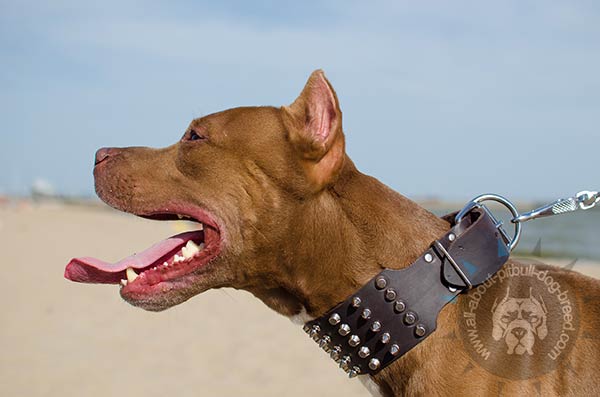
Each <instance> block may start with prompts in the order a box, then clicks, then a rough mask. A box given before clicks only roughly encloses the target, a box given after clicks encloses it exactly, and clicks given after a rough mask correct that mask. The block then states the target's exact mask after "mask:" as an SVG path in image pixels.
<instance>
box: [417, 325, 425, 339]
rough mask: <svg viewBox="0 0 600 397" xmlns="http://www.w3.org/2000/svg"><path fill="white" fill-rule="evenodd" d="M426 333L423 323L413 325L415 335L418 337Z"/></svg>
mask: <svg viewBox="0 0 600 397" xmlns="http://www.w3.org/2000/svg"><path fill="white" fill-rule="evenodd" d="M426 333H427V329H426V328H425V326H424V325H423V324H419V325H417V326H416V327H415V335H417V336H418V337H419V338H420V337H422V336H423V335H425V334H426Z"/></svg>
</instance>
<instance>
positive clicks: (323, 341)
mask: <svg viewBox="0 0 600 397" xmlns="http://www.w3.org/2000/svg"><path fill="white" fill-rule="evenodd" d="M329 342H331V338H330V337H329V335H325V336H324V337H322V338H321V340H319V347H320V348H321V349H323V348H324V347H325V346H327V345H328V344H329Z"/></svg>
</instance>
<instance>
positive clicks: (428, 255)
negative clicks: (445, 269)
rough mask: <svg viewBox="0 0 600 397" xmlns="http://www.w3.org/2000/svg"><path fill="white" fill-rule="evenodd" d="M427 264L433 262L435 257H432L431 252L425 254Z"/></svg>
mask: <svg viewBox="0 0 600 397" xmlns="http://www.w3.org/2000/svg"><path fill="white" fill-rule="evenodd" d="M424 259H425V262H427V263H431V262H433V255H431V254H430V253H429V252H428V253H426V254H425V256H424Z"/></svg>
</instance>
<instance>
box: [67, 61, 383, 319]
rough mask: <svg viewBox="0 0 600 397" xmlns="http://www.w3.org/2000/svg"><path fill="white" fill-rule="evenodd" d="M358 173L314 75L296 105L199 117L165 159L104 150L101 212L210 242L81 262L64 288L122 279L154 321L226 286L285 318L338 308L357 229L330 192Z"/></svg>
mask: <svg viewBox="0 0 600 397" xmlns="http://www.w3.org/2000/svg"><path fill="white" fill-rule="evenodd" d="M353 172H356V171H355V169H354V166H353V164H352V163H351V161H350V160H349V159H348V157H347V156H346V154H345V150H344V134H343V132H342V112H341V110H340V107H339V103H338V98H337V96H336V93H335V91H334V90H333V88H332V86H331V84H330V83H329V81H328V80H327V79H326V78H325V75H324V74H323V72H322V71H319V70H318V71H315V72H313V73H312V75H311V76H310V78H309V79H308V82H307V83H306V86H305V87H304V89H303V90H302V92H301V93H300V95H299V96H298V98H297V99H296V100H295V101H294V102H293V103H292V104H291V105H289V106H283V107H280V108H276V107H241V108H234V109H230V110H226V111H223V112H220V113H215V114H211V115H208V116H205V117H201V118H199V119H196V120H193V121H192V122H191V124H190V125H189V127H188V128H187V129H185V132H184V134H183V137H182V138H181V139H180V140H179V142H177V143H176V144H174V145H172V146H169V147H167V148H164V149H151V148H144V147H130V148H104V149H100V150H99V151H98V152H97V154H96V162H95V167H94V177H95V186H96V192H97V194H98V196H99V197H100V198H101V199H102V200H103V201H105V202H106V203H107V204H109V205H110V206H112V207H114V208H117V209H119V210H122V211H126V212H129V213H132V214H135V215H138V216H142V217H146V218H151V219H159V220H177V219H178V218H184V219H189V220H191V221H195V222H200V223H202V225H203V231H202V232H200V231H197V232H190V233H188V234H184V235H179V236H174V237H173V238H171V239H168V240H165V241H164V242H162V243H159V244H157V245H156V246H154V247H153V248H151V249H149V250H148V251H145V252H143V253H140V254H138V255H137V256H132V257H129V258H126V259H124V260H123V261H120V262H118V263H116V264H107V263H105V262H102V261H100V260H95V259H91V258H78V259H74V260H72V261H71V263H69V265H68V266H67V269H66V272H65V274H66V277H67V278H70V279H72V280H75V281H83V282H103V283H119V281H120V280H123V284H126V285H125V286H124V287H122V288H121V295H122V297H123V298H124V299H125V300H127V301H129V302H130V303H132V304H134V305H137V306H140V307H142V308H145V309H148V310H163V309H166V308H168V307H170V306H173V305H176V304H178V303H181V302H183V301H185V300H187V299H189V298H190V297H192V296H194V295H196V294H198V293H200V292H202V291H204V290H206V289H209V288H219V287H234V288H242V289H245V290H248V291H250V292H252V293H253V294H255V295H256V296H258V297H259V298H260V299H262V300H263V301H264V302H265V303H267V304H268V305H269V306H271V307H272V308H273V309H275V310H277V311H279V312H281V313H283V314H286V315H293V314H297V313H298V312H300V311H301V309H302V308H310V307H311V305H312V303H311V302H309V301H308V298H307V296H308V295H311V296H312V297H317V298H318V299H319V300H320V301H321V302H327V303H328V304H333V303H336V301H337V300H338V299H339V294H341V293H350V292H351V291H352V290H353V289H354V288H355V287H356V285H351V284H352V283H351V282H350V281H348V283H344V282H340V283H338V285H337V288H334V289H333V291H332V288H331V287H330V286H325V285H324V284H325V283H326V280H327V279H328V278H331V277H332V276H333V275H337V274H338V273H339V274H343V273H344V272H343V271H342V269H340V268H339V266H341V264H342V263H343V260H344V258H347V257H348V256H349V255H350V256H351V255H356V251H357V250H358V249H359V248H357V246H355V245H353V244H354V242H353V241H351V240H350V241H346V242H344V243H341V244H332V241H333V240H334V238H335V237H337V236H339V235H340V233H343V232H344V229H345V228H350V227H352V225H349V224H344V223H343V222H339V219H340V217H341V216H342V215H343V214H342V213H341V212H340V211H339V209H338V208H337V207H336V206H334V205H333V202H332V200H333V195H335V192H333V191H332V189H331V187H332V186H333V184H334V183H336V181H338V180H339V179H341V178H344V174H345V175H346V176H348V175H349V174H350V173H353ZM336 211H337V212H336ZM317 225H318V226H317ZM190 240H191V241H192V243H189V241H190ZM198 247H199V248H200V252H198V251H199V248H198ZM184 248H185V249H184ZM323 252H326V253H327V254H325V255H324V254H323ZM316 253H318V256H317V255H316ZM317 266H318V267H317ZM368 266H369V265H368V264H365V265H364V269H363V270H365V271H366V269H367V268H368ZM373 266H377V264H373ZM128 268H130V269H129V270H127V269H128ZM361 271H362V270H361ZM132 272H133V273H132ZM346 273H347V272H346ZM127 276H131V277H129V281H128V282H126V281H125V279H127ZM352 276H353V275H352V274H346V277H347V280H352V279H353V277H352ZM132 279H133V280H132ZM307 286H310V294H309V292H308V291H307V288H308V287H307ZM345 288H347V291H346V290H345ZM344 291H345V292H344Z"/></svg>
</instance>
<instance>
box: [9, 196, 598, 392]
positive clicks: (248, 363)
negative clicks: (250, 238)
mask: <svg viewBox="0 0 600 397" xmlns="http://www.w3.org/2000/svg"><path fill="white" fill-rule="evenodd" d="M181 227H182V224H180V223H177V222H168V223H167V222H154V221H149V220H143V219H139V218H135V217H133V216H130V215H126V214H121V213H117V212H116V211H111V210H107V209H102V208H91V207H79V206H65V205H60V204H52V205H42V206H31V205H26V206H19V207H14V206H13V207H6V208H3V209H0V245H1V250H0V252H1V253H0V255H1V259H2V260H1V262H0V263H1V264H2V267H3V268H2V274H3V281H4V282H3V288H2V291H1V292H0V293H1V299H2V302H3V303H4V308H3V313H2V327H0V348H1V351H2V354H1V355H0V395H2V396H71V395H72V396H116V395H127V396H147V397H150V396H161V397H162V396H166V395H170V396H305V395H314V396H328V395H332V396H333V395H339V396H346V397H351V396H367V395H369V394H368V393H367V391H366V389H364V388H363V386H362V384H361V383H360V382H359V381H358V380H348V379H347V377H346V376H345V375H344V374H343V373H342V371H340V370H339V369H338V368H337V367H336V366H335V365H334V364H333V362H332V361H331V360H329V359H327V358H326V357H325V354H324V353H323V352H322V351H320V350H319V349H318V348H317V347H316V346H315V345H314V343H313V342H311V341H310V340H309V339H308V338H307V337H306V336H305V335H304V333H303V331H302V330H301V329H300V327H298V326H296V325H293V324H292V323H291V322H290V321H289V320H288V319H286V318H284V317H281V316H279V315H277V314H275V313H273V312H272V311H271V310H270V309H268V308H267V307H266V306H264V305H263V304H262V303H261V302H259V301H258V300H256V299H255V298H254V297H252V296H251V295H250V294H247V293H244V292H240V291H235V290H218V291H210V292H207V293H205V294H202V295H200V296H197V297H195V298H193V299H191V300H190V301H189V302H187V303H185V304H183V305H180V306H177V307H175V308H173V309H170V310H167V311H165V312H161V313H149V312H145V311H142V310H140V309H136V308H134V307H132V306H130V305H128V304H126V303H125V302H124V301H122V300H121V298H120V297H119V294H118V287H117V286H107V285H84V284H76V283H72V282H69V281H67V280H65V279H64V278H63V270H64V266H65V265H66V263H67V262H68V261H69V259H70V258H72V257H75V256H95V257H98V258H102V259H106V260H117V259H120V258H121V257H125V256H127V255H129V254H131V253H132V252H135V251H139V250H141V249H143V248H146V247H147V246H149V245H151V244H152V243H154V242H156V241H158V240H160V239H162V238H165V237H167V236H168V235H171V234H174V233H176V232H178V231H179V229H180V228H181ZM547 262H549V263H552V262H553V261H547ZM565 263H567V262H565V261H558V262H557V264H558V265H564V264H565ZM575 270H578V271H581V272H583V273H586V274H590V275H593V276H595V277H600V264H597V263H593V262H586V261H578V262H577V264H576V266H575Z"/></svg>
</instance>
